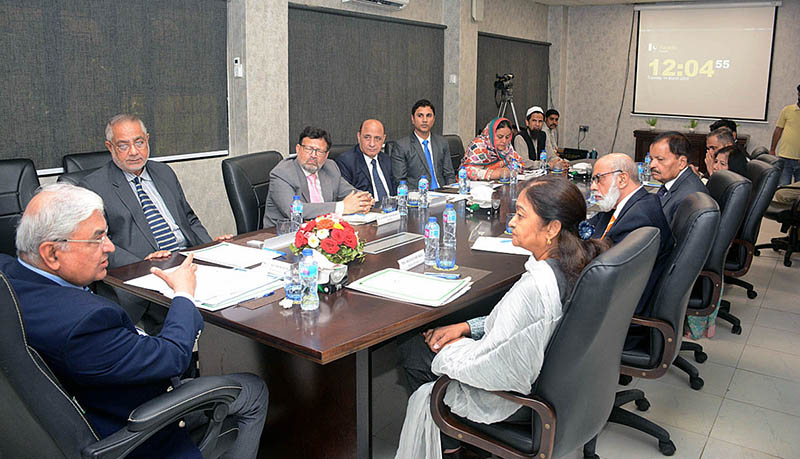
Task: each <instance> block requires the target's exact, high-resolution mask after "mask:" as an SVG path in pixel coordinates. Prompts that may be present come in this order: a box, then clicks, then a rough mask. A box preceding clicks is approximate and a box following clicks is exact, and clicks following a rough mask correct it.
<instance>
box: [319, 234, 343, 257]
mask: <svg viewBox="0 0 800 459" xmlns="http://www.w3.org/2000/svg"><path fill="white" fill-rule="evenodd" d="M319 246H320V247H322V250H324V251H326V252H328V253H329V254H331V255H333V254H334V253H336V252H338V251H339V244H337V243H335V242H333V241H332V240H331V238H329V237H328V238H325V239H323V240H322V241H320V243H319Z"/></svg>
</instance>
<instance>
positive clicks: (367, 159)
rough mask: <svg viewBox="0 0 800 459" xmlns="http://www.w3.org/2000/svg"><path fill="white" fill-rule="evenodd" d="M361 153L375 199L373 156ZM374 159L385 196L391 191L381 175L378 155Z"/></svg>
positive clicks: (376, 192) (376, 194)
mask: <svg viewBox="0 0 800 459" xmlns="http://www.w3.org/2000/svg"><path fill="white" fill-rule="evenodd" d="M429 144H430V143H429ZM423 151H424V150H423ZM378 154H380V153H378ZM361 155H362V156H363V157H364V161H366V162H367V170H369V182H370V183H372V196H373V197H374V198H375V199H378V190H377V189H376V188H375V186H376V184H375V180H373V178H372V177H373V176H372V160H373V158H370V157H369V156H367V155H366V154H364V153H362V154H361ZM374 159H375V165H376V166H377V167H378V176H379V177H380V179H381V185H382V186H383V189H384V190H386V196H390V195H391V194H392V193H390V192H389V185H388V184H387V183H386V177H385V176H384V175H383V169H381V162H380V161H378V156H377V155H376V156H375V158H374Z"/></svg>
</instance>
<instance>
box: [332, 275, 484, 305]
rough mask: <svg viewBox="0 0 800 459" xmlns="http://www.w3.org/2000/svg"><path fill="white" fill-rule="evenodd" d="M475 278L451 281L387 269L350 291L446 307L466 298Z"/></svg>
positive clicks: (363, 278)
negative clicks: (463, 297)
mask: <svg viewBox="0 0 800 459" xmlns="http://www.w3.org/2000/svg"><path fill="white" fill-rule="evenodd" d="M470 286H472V278H470V277H466V278H464V279H457V280H449V279H442V278H439V277H433V276H426V275H424V274H422V273H414V272H409V271H401V270H399V269H394V268H386V269H383V270H381V271H378V272H376V273H373V274H370V275H369V276H366V277H362V278H361V279H359V280H357V281H355V282H351V283H349V284H347V288H351V289H353V290H357V291H359V292H364V293H369V294H371V295H376V296H380V297H383V298H389V299H392V300H398V301H407V302H409V303H416V304H421V305H425V306H442V305H444V304H447V303H449V302H451V301H453V300H454V299H456V298H458V297H459V296H461V295H463V294H464V293H465V292H466V291H467V290H469V288H470Z"/></svg>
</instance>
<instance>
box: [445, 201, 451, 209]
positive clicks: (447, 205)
mask: <svg viewBox="0 0 800 459" xmlns="http://www.w3.org/2000/svg"><path fill="white" fill-rule="evenodd" d="M444 208H445V209H452V208H453V203H452V202H448V203H447V204H445V206H444Z"/></svg>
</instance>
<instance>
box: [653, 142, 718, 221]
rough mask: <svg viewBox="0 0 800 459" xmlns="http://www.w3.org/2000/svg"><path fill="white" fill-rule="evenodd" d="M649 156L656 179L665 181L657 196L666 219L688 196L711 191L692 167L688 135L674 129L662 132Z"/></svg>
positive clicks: (670, 216)
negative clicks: (690, 165)
mask: <svg viewBox="0 0 800 459" xmlns="http://www.w3.org/2000/svg"><path fill="white" fill-rule="evenodd" d="M650 158H651V162H650V171H651V173H652V175H653V178H654V179H656V180H658V181H659V182H661V183H662V186H661V189H659V190H658V193H657V195H658V197H659V199H661V207H662V208H663V209H664V216H665V217H667V222H672V216H673V215H675V211H676V210H677V209H678V206H679V205H680V203H681V202H683V199H684V198H685V197H686V196H689V195H690V194H692V193H697V192H698V191H699V192H702V193H708V190H707V189H706V187H705V185H703V182H701V181H700V178H698V177H697V175H695V174H694V172H692V170H691V168H690V167H689V139H687V138H686V136H685V135H683V134H681V133H680V132H675V131H668V132H664V133H663V134H660V135H659V136H658V137H656V138H655V139H654V140H653V143H651V144H650Z"/></svg>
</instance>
